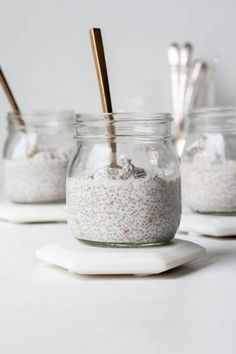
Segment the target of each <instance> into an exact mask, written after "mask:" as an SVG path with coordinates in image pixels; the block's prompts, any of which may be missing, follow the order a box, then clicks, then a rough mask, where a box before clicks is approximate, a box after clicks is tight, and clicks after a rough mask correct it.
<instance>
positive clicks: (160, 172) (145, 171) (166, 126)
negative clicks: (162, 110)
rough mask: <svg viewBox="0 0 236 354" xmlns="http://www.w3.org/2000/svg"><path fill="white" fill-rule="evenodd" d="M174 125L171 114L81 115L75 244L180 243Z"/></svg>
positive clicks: (72, 219)
mask: <svg viewBox="0 0 236 354" xmlns="http://www.w3.org/2000/svg"><path fill="white" fill-rule="evenodd" d="M107 118H110V119H112V120H110V119H107ZM105 119H106V123H105ZM171 121H172V119H171V117H170V115H169V114H139V113H113V114H112V115H111V114H110V117H108V114H106V115H104V114H98V115H95V114H78V115H76V118H75V130H76V135H75V138H76V141H77V151H76V153H75V155H74V157H73V158H72V159H71V161H70V164H69V168H68V174H67V192H66V195H67V197H66V198H67V221H68V223H69V226H70V228H71V230H72V233H73V235H74V237H75V238H77V239H79V240H82V241H86V242H88V243H92V244H95V245H96V244H97V245H107V246H121V247H128V246H130V247H135V246H149V245H156V244H162V243H165V242H168V241H170V240H171V239H172V238H173V237H174V236H175V233H176V231H177V229H178V226H179V222H180V216H181V196H180V195H181V193H180V173H179V165H178V160H177V157H176V154H175V151H174V149H173V147H172V143H171ZM108 131H109V132H110V133H108ZM111 132H113V133H112V135H111Z"/></svg>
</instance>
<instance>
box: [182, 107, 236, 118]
mask: <svg viewBox="0 0 236 354" xmlns="http://www.w3.org/2000/svg"><path fill="white" fill-rule="evenodd" d="M189 116H190V118H193V119H197V118H204V117H206V118H214V117H216V118H219V117H225V118H231V117H235V118H236V106H216V107H200V108H198V109H196V110H194V111H192V112H190V114H189Z"/></svg>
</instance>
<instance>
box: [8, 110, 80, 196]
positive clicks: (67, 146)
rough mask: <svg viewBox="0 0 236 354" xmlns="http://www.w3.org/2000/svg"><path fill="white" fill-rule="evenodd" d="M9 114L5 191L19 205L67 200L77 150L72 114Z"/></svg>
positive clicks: (66, 112) (60, 112)
mask: <svg viewBox="0 0 236 354" xmlns="http://www.w3.org/2000/svg"><path fill="white" fill-rule="evenodd" d="M21 117H22V119H23V120H24V122H25V126H23V127H22V125H19V123H18V121H19V120H18V119H17V117H16V115H15V114H14V113H9V114H8V116H7V119H8V136H7V139H6V141H5V145H4V153H3V159H4V190H5V194H6V196H7V197H8V199H10V200H11V201H13V202H16V203H49V202H56V201H62V200H65V184H66V171H67V167H68V162H69V156H70V155H71V153H72V150H73V147H74V141H73V118H74V114H73V112H72V111H59V112H35V113H32V114H22V115H21Z"/></svg>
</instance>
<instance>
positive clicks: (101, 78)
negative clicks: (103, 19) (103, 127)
mask: <svg viewBox="0 0 236 354" xmlns="http://www.w3.org/2000/svg"><path fill="white" fill-rule="evenodd" d="M89 33H90V40H91V45H92V50H93V57H94V61H95V66H96V72H97V78H98V85H99V90H100V96H101V101H102V108H103V112H104V113H109V114H107V116H106V115H105V119H106V121H107V123H108V124H107V130H108V133H109V136H110V146H111V150H112V153H113V159H114V160H115V161H116V143H115V142H114V139H115V128H114V125H113V123H112V122H113V120H114V119H113V116H112V114H111V113H112V102H111V94H110V88H109V80H108V74H107V66H106V59H105V53H104V47H103V41H102V33H101V30H100V28H91V29H90V31H89Z"/></svg>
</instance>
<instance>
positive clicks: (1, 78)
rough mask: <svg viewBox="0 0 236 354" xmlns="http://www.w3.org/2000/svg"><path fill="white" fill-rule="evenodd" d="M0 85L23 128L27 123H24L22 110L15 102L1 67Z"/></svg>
mask: <svg viewBox="0 0 236 354" xmlns="http://www.w3.org/2000/svg"><path fill="white" fill-rule="evenodd" d="M0 83H1V85H2V88H3V91H4V92H5V95H6V97H7V99H8V101H9V103H10V106H11V108H12V110H13V112H14V113H15V114H16V119H17V120H18V123H19V124H20V125H21V126H25V122H24V121H23V119H22V117H21V112H20V108H19V106H18V104H17V102H16V100H15V97H14V95H13V93H12V91H11V89H10V86H9V84H8V82H7V79H6V77H5V75H4V73H3V71H2V68H1V67H0Z"/></svg>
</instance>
